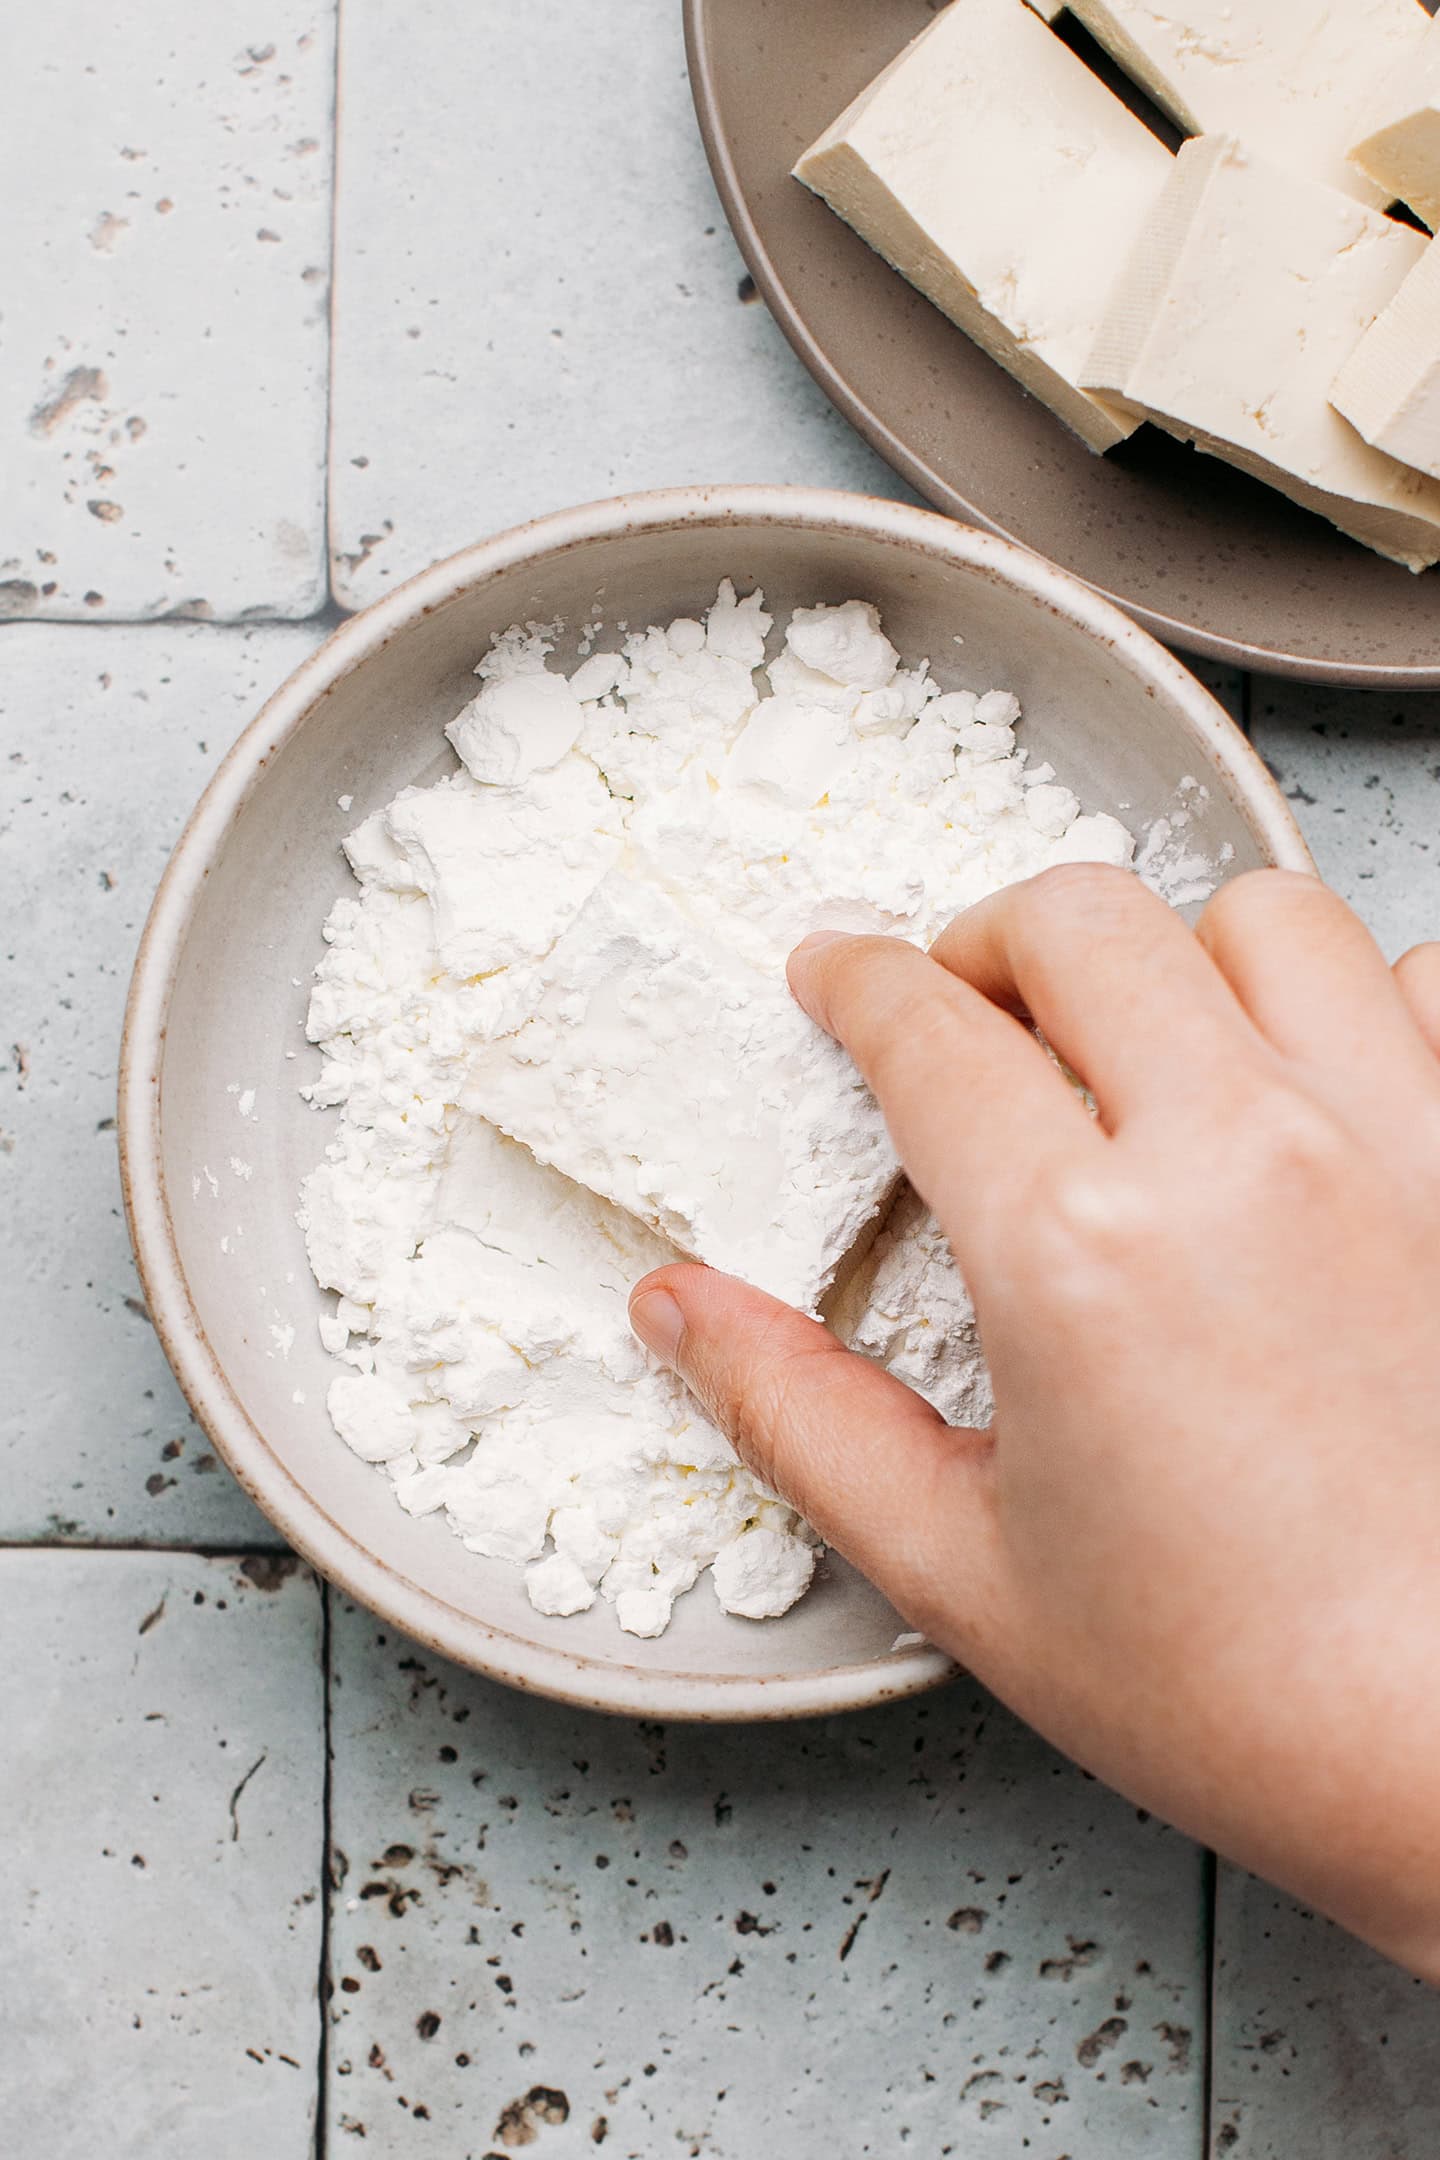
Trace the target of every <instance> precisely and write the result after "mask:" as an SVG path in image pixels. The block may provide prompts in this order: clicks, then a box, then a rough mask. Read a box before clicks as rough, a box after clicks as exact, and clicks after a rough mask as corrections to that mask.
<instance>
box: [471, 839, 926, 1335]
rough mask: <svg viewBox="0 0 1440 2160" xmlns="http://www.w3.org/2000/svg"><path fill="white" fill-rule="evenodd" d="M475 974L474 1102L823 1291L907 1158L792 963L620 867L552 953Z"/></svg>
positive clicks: (633, 1199) (755, 1276)
mask: <svg viewBox="0 0 1440 2160" xmlns="http://www.w3.org/2000/svg"><path fill="white" fill-rule="evenodd" d="M480 988H481V990H482V991H483V992H488V993H490V1002H489V1008H488V1010H484V1011H480V1010H478V1009H477V1020H476V1025H475V1033H474V1035H473V1036H472V1043H471V1047H470V1049H469V1051H468V1054H467V1082H466V1086H465V1088H464V1090H463V1091H462V1093H461V1108H462V1109H464V1110H466V1111H469V1112H472V1113H473V1114H475V1115H477V1116H480V1117H483V1118H488V1119H489V1120H490V1121H491V1123H492V1124H495V1125H498V1126H499V1127H500V1128H501V1130H502V1131H503V1132H506V1133H508V1134H509V1135H510V1136H511V1138H512V1139H515V1140H521V1141H523V1142H524V1143H525V1145H526V1146H527V1147H528V1148H529V1149H530V1150H531V1152H532V1153H533V1154H535V1155H537V1156H538V1157H539V1159H540V1160H541V1162H544V1163H551V1164H553V1165H554V1167H555V1168H556V1169H557V1170H563V1171H564V1173H565V1174H566V1176H567V1177H571V1178H574V1179H575V1180H576V1182H577V1183H579V1184H581V1185H585V1186H588V1187H589V1189H590V1191H591V1192H594V1193H598V1194H600V1196H601V1197H602V1198H603V1199H606V1200H611V1201H614V1202H615V1204H616V1205H617V1206H619V1207H622V1208H627V1209H628V1210H629V1211H630V1213H631V1214H633V1215H638V1216H639V1217H640V1219H641V1220H642V1221H643V1222H647V1223H649V1224H650V1225H651V1226H652V1228H654V1229H656V1230H659V1231H661V1232H662V1233H663V1234H664V1235H665V1236H666V1237H668V1238H670V1239H671V1240H672V1241H673V1243H675V1244H676V1245H678V1246H680V1247H681V1249H682V1250H683V1251H685V1252H688V1253H693V1254H694V1255H695V1257H696V1258H697V1259H699V1260H705V1261H708V1262H709V1263H710V1265H711V1266H713V1267H718V1268H724V1269H725V1270H726V1271H727V1272H729V1273H731V1274H734V1275H740V1276H743V1277H744V1278H745V1279H746V1280H747V1281H749V1282H753V1283H758V1284H759V1285H760V1287H761V1288H762V1289H764V1290H768V1291H770V1292H771V1294H772V1295H773V1296H775V1297H779V1298H784V1299H785V1300H786V1301H787V1302H788V1303H790V1304H792V1305H798V1306H799V1307H801V1309H802V1310H804V1311H813V1310H814V1308H815V1306H816V1304H817V1303H818V1301H819V1299H820V1296H821V1294H822V1292H823V1291H824V1290H825V1289H826V1288H827V1287H828V1285H829V1283H830V1281H831V1278H832V1277H833V1275H834V1273H835V1270H836V1268H837V1267H838V1266H839V1263H840V1261H841V1259H842V1258H843V1257H844V1255H845V1253H846V1252H847V1251H848V1250H849V1248H850V1246H851V1245H853V1244H854V1242H855V1240H856V1238H857V1237H858V1236H859V1234H860V1232H861V1231H862V1230H863V1229H864V1228H865V1226H866V1225H867V1223H869V1222H870V1221H871V1220H872V1218H873V1217H875V1216H876V1215H877V1214H878V1213H879V1211H880V1209H881V1207H882V1206H883V1205H884V1203H885V1202H886V1200H887V1199H888V1198H889V1195H890V1193H891V1192H892V1190H893V1189H894V1186H895V1183H896V1180H897V1178H898V1175H899V1165H898V1163H897V1161H896V1157H895V1153H894V1150H893V1149H892V1147H891V1145H890V1140H889V1136H888V1134H887V1132H886V1129H885V1121H884V1118H883V1117H882V1116H881V1113H880V1110H879V1107H878V1105H877V1104H876V1102H875V1099H874V1097H873V1096H872V1095H871V1093H870V1091H869V1089H868V1088H867V1087H866V1086H865V1084H864V1082H863V1081H862V1080H861V1078H860V1076H859V1074H858V1073H857V1072H856V1070H855V1067H854V1066H853V1064H852V1063H851V1061H850V1059H849V1058H848V1057H847V1056H846V1054H845V1052H844V1051H843V1050H841V1049H840V1047H839V1045H838V1044H836V1043H834V1042H832V1041H831V1039H830V1037H829V1036H828V1035H826V1034H825V1033H824V1031H823V1030H822V1029H820V1028H818V1027H816V1026H815V1024H814V1022H813V1021H811V1020H809V1019H807V1018H806V1016H805V1014H804V1013H803V1012H802V1011H801V1010H800V1008H799V1006H798V1005H797V1004H796V1003H795V1001H794V999H793V998H792V997H791V995H790V992H789V990H788V989H787V987H786V984H785V980H784V976H783V973H782V972H781V971H780V970H779V969H778V968H777V969H774V970H770V969H761V968H758V967H756V966H754V965H752V964H751V963H750V962H749V961H746V960H743V959H741V958H740V957H739V956H738V955H737V954H736V953H734V952H732V951H730V950H729V949H728V948H727V947H726V946H724V945H722V944H721V943H719V942H718V940H716V939H715V938H713V937H712V936H711V935H710V934H709V933H708V932H707V931H706V930H704V929H702V928H701V927H700V926H699V925H697V924H695V923H693V922H691V921H690V920H688V919H687V918H686V917H685V916H684V915H683V914H682V913H681V911H680V909H679V908H678V906H677V905H676V904H675V902H674V901H673V900H671V899H669V898H668V897H667V895H666V894H665V893H664V892H663V891H662V890H660V889H658V888H657V887H655V886H653V885H650V884H645V885H641V884H639V883H637V882H636V881H635V880H633V879H631V878H629V877H627V876H626V875H625V874H624V873H623V872H622V871H615V872H612V874H611V875H610V876H609V877H608V878H606V880H605V881H604V883H603V884H601V885H600V886H598V887H597V888H596V890H595V891H594V892H593V893H592V894H591V896H590V898H589V899H588V900H587V902H586V904H585V906H584V907H583V909H582V910H581V912H580V914H579V915H578V916H577V918H576V920H575V921H574V922H573V923H572V925H571V926H570V928H569V929H568V930H566V931H565V933H564V934H563V936H561V937H560V939H559V940H558V942H557V943H556V944H555V946H554V947H553V949H552V950H551V951H550V952H549V953H548V954H547V955H546V956H545V958H544V959H543V960H542V961H539V962H537V963H536V964H535V966H534V967H533V968H531V969H528V970H524V971H522V970H517V969H512V970H510V971H508V973H507V976H506V977H505V978H504V979H498V978H497V979H496V980H495V981H494V982H493V983H491V984H486V985H482V986H480Z"/></svg>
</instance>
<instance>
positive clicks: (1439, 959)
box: [1395, 938, 1440, 988]
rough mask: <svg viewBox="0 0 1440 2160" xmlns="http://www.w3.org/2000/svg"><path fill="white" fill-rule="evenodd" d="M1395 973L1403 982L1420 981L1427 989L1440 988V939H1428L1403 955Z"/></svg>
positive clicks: (1413, 946) (1396, 964)
mask: <svg viewBox="0 0 1440 2160" xmlns="http://www.w3.org/2000/svg"><path fill="white" fill-rule="evenodd" d="M1395 973H1396V975H1397V976H1398V977H1399V979H1400V980H1401V982H1411V981H1418V982H1420V983H1421V984H1423V985H1424V986H1425V987H1426V988H1431V987H1436V986H1440V939H1437V938H1427V939H1425V941H1424V942H1423V943H1422V944H1419V945H1412V946H1411V947H1410V949H1409V951H1408V952H1403V953H1401V955H1400V958H1399V959H1398V960H1397V961H1396V962H1395Z"/></svg>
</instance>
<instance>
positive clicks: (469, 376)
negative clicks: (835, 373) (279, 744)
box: [330, 0, 913, 607]
mask: <svg viewBox="0 0 1440 2160" xmlns="http://www.w3.org/2000/svg"><path fill="white" fill-rule="evenodd" d="M540 14H541V16H543V30H541V29H540V28H539V26H538V24H537V11H536V10H535V9H533V8H529V7H515V6H513V5H510V4H509V0H451V4H449V5H433V4H432V5H429V6H426V7H424V8H418V9H396V8H395V7H393V6H391V5H390V4H388V0H346V6H345V9H344V14H343V19H342V24H341V70H340V80H341V104H340V113H341V134H340V169H341V174H342V180H341V188H340V198H339V216H338V220H337V227H336V293H335V381H334V391H333V397H332V423H331V452H332V455H331V468H330V471H331V478H330V545H331V557H332V562H331V573H332V578H333V583H334V589H335V595H336V598H337V599H338V600H339V601H340V602H341V603H342V605H344V606H346V607H359V606H363V605H364V604H365V603H366V602H367V601H370V600H373V599H375V598H376V597H377V596H378V595H379V594H381V593H383V592H388V591H390V590H391V589H392V588H393V587H394V586H395V585H398V584H399V583H400V582H401V580H402V579H403V578H405V577H408V576H409V575H410V573H411V572H412V571H415V570H419V569H422V568H423V567H424V565H425V564H426V563H427V562H430V561H432V560H433V559H434V558H435V557H436V556H437V555H448V554H449V553H451V552H452V551H453V550H454V549H455V548H458V547H463V546H465V545H466V544H467V542H469V541H472V540H478V539H481V538H483V536H484V535H485V534H486V533H491V532H496V531H498V530H500V529H501V528H502V527H503V526H506V525H512V524H518V523H520V522H521V521H523V520H524V519H526V518H530V517H534V516H536V515H537V514H538V513H539V512H541V511H544V510H556V509H559V508H561V507H562V506H563V505H565V504H567V503H575V502H584V501H587V500H589V499H591V498H593V497H596V496H601V495H618V494H621V493H624V492H627V491H629V490H631V489H634V488H646V487H662V486H670V485H672V484H674V483H678V482H681V481H693V480H732V481H734V480H806V481H810V482H812V483H813V482H820V483H823V484H825V485H828V486H832V487H850V488H858V489H861V490H862V491H864V492H866V493H868V494H875V495H900V496H905V497H906V498H907V499H912V500H913V498H910V497H909V496H908V491H907V490H906V488H905V485H904V483H903V482H902V481H900V480H898V479H897V478H896V476H895V475H894V474H893V473H892V472H891V471H890V469H889V467H888V466H886V465H884V464H883V463H882V462H881V461H880V459H879V458H878V457H876V456H875V455H874V453H873V452H872V451H871V450H869V449H868V448H867V447H866V445H865V444H864V443H862V442H861V440H860V438H859V437H858V436H857V435H854V434H852V433H851V431H850V430H849V428H848V427H847V426H846V425H845V423H844V422H843V421H842V420H841V419H840V418H839V416H838V415H837V414H836V413H834V412H833V411H832V410H831V408H830V407H829V406H828V405H827V403H826V402H825V399H824V398H823V397H822V396H821V393H820V391H819V390H818V389H817V388H816V387H815V385H814V383H812V381H811V380H810V377H809V376H808V375H807V374H806V373H805V371H804V369H803V368H802V367H801V365H800V362H799V361H798V360H797V359H795V357H794V355H793V354H792V353H791V352H790V350H789V348H788V346H787V345H786V344H785V342H784V340H783V339H782V337H781V336H780V333H779V331H778V330H777V329H776V327H775V325H774V324H773V322H771V320H770V318H769V316H768V314H767V313H766V311H765V309H764V308H763V307H762V306H760V305H759V304H758V303H756V302H755V301H754V300H753V299H751V300H750V301H748V302H747V301H746V300H745V299H744V298H743V297H742V290H743V291H744V292H749V291H750V287H749V285H748V281H745V266H744V264H743V262H742V261H741V259H740V256H739V253H738V251H737V250H736V247H735V243H734V242H733V240H732V239H731V238H730V233H729V230H728V228H727V226H726V224H725V219H724V216H723V214H722V212H721V210H720V206H719V203H718V202H717V200H716V197H715V191H714V189H713V187H712V185H711V182H710V176H709V173H708V171H707V169H706V165H705V159H704V154H703V152H702V150H701V147H700V141H699V136H698V133H697V130H696V127H695V122H694V116H693V114H692V112H691V107H690V94H689V89H688V86H687V83H686V77H685V56H684V51H683V47H682V40H681V23H680V8H679V6H678V4H677V0H623V4H617V0H604V4H602V5H600V6H598V7H597V6H595V5H594V4H592V0H547V5H546V6H545V8H544V9H543V10H541V11H540ZM482 116H483V118H482Z"/></svg>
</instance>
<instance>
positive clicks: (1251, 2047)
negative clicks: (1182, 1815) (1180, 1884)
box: [1211, 1868, 1440, 2160]
mask: <svg viewBox="0 0 1440 2160" xmlns="http://www.w3.org/2000/svg"><path fill="white" fill-rule="evenodd" d="M1215 2005H1216V2008H1215V2033H1214V2068H1213V2072H1212V2103H1211V2140H1212V2143H1211V2153H1212V2156H1213V2160H1301V2156H1302V2155H1303V2160H1429V2155H1431V2154H1432V2153H1437V2152H1440V1996H1437V1995H1436V1994H1435V1993H1434V1992H1433V1990H1431V1989H1429V1988H1426V1987H1423V1986H1422V1985H1421V1983H1420V1982H1419V1981H1418V1980H1412V1979H1410V1978H1409V1977H1408V1976H1407V1975H1406V1974H1405V1973H1402V1972H1397V1971H1396V1969H1395V1967H1394V1966H1393V1965H1390V1964H1387V1963H1386V1961H1385V1959H1384V1958H1380V1957H1377V1956H1376V1955H1375V1954H1374V1952H1373V1951H1370V1950H1366V1949H1365V1948H1363V1946H1362V1945H1361V1944H1359V1943H1357V1942H1354V1941H1352V1939H1351V1938H1350V1937H1349V1936H1348V1935H1342V1934H1341V1932H1340V1930H1339V1929H1338V1928H1335V1927H1332V1926H1331V1925H1330V1923H1329V1921H1328V1920H1318V1919H1316V1917H1315V1915H1314V1914H1313V1913H1309V1912H1306V1911H1305V1910H1304V1909H1303V1908H1302V1907H1300V1906H1298V1905H1296V1904H1295V1903H1294V1902H1293V1901H1292V1900H1291V1899H1289V1898H1286V1897H1281V1896H1279V1895H1278V1893H1277V1892H1275V1891H1274V1890H1272V1889H1271V1888H1270V1887H1269V1886H1268V1884H1266V1883H1262V1882H1257V1881H1256V1880H1255V1878H1254V1876H1253V1875H1245V1874H1242V1873H1241V1872H1240V1870H1239V1869H1237V1868H1222V1869H1221V1870H1220V1879H1219V1886H1218V1896H1217V1900H1216V1942H1215Z"/></svg>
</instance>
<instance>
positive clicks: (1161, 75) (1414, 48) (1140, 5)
mask: <svg viewBox="0 0 1440 2160" xmlns="http://www.w3.org/2000/svg"><path fill="white" fill-rule="evenodd" d="M1069 4H1070V7H1071V11H1072V13H1074V14H1075V15H1077V16H1078V17H1079V19H1080V21H1081V22H1082V23H1083V24H1084V25H1085V28H1086V29H1087V30H1088V31H1089V32H1090V34H1091V36H1092V37H1093V38H1095V39H1096V40H1097V42H1098V43H1099V44H1101V45H1103V46H1104V47H1105V50H1106V51H1107V52H1108V53H1109V54H1110V56H1111V58H1112V59H1113V60H1114V61H1115V62H1116V63H1117V65H1119V66H1120V67H1122V68H1123V69H1124V70H1125V72H1126V74H1127V75H1128V76H1129V77H1130V78H1131V80H1132V81H1133V82H1136V83H1138V84H1139V85H1140V87H1141V88H1142V89H1143V90H1145V91H1146V92H1147V93H1148V95H1149V96H1150V97H1151V98H1153V99H1154V101H1155V103H1156V104H1157V105H1158V106H1160V108H1161V110H1162V111H1164V112H1167V113H1169V115H1170V117H1171V118H1172V119H1173V120H1174V121H1175V122H1176V123H1177V124H1178V125H1179V126H1180V127H1182V128H1184V129H1185V130H1186V132H1187V133H1188V134H1191V135H1209V134H1216V135H1238V136H1239V137H1240V138H1241V140H1242V141H1245V142H1252V143H1254V144H1255V145H1256V146H1257V148H1260V149H1263V151H1264V154H1265V156H1266V157H1267V158H1268V159H1269V160H1270V161H1271V163H1272V164H1275V165H1279V166H1282V167H1284V168H1285V169H1286V170H1287V171H1291V172H1295V173H1302V174H1305V175H1307V176H1308V177H1309V178H1310V179H1312V180H1320V181H1323V182H1324V183H1325V184H1326V186H1328V187H1333V188H1338V189H1339V190H1340V191H1341V192H1342V193H1343V194H1347V195H1353V196H1355V197H1356V199H1357V200H1358V201H1361V202H1367V203H1369V204H1371V205H1372V207H1373V208H1375V209H1383V208H1384V207H1385V205H1386V204H1387V203H1388V202H1390V201H1391V200H1392V192H1391V191H1387V188H1386V186H1385V185H1383V184H1381V183H1379V182H1377V181H1376V180H1375V179H1374V178H1372V177H1371V176H1370V174H1369V173H1368V172H1365V171H1363V170H1361V169H1360V168H1359V167H1358V166H1356V165H1352V164H1351V163H1350V162H1349V157H1348V152H1349V150H1350V147H1351V145H1352V144H1353V143H1354V142H1355V140H1356V137H1357V136H1358V135H1359V134H1361V133H1362V132H1363V129H1364V116H1365V114H1366V113H1367V112H1368V111H1369V110H1370V105H1369V102H1368V100H1369V97H1370V95H1371V93H1372V92H1373V87H1374V85H1375V83H1376V81H1377V80H1378V78H1379V77H1380V76H1381V75H1382V74H1384V73H1387V72H1388V71H1389V70H1391V69H1394V68H1402V67H1405V66H1407V65H1410V66H1413V65H1418V64H1419V61H1420V56H1421V54H1422V52H1423V49H1424V46H1425V42H1426V34H1427V32H1428V31H1429V28H1430V19H1429V17H1428V16H1427V15H1426V13H1425V11H1424V9H1423V8H1422V7H1421V6H1420V0H1329V4H1327V5H1319V4H1317V0H1069Z"/></svg>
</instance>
